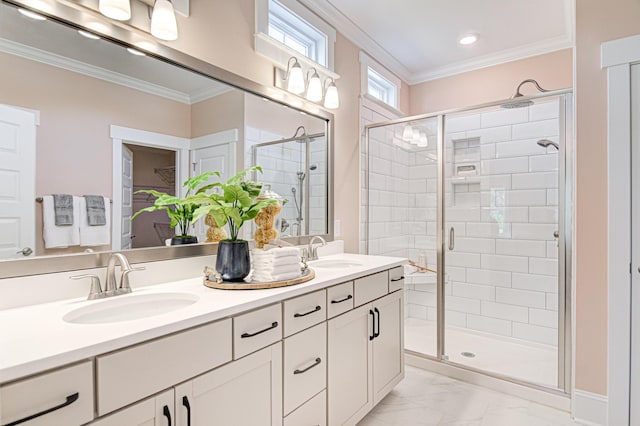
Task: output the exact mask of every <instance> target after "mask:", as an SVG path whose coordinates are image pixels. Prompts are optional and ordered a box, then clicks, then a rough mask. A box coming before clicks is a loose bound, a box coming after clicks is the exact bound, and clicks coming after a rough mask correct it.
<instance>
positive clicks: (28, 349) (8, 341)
mask: <svg viewBox="0 0 640 426" xmlns="http://www.w3.org/2000/svg"><path fill="white" fill-rule="evenodd" d="M328 259H334V260H343V261H352V262H356V263H360V264H361V265H362V266H355V267H349V268H335V269H333V268H332V269H329V268H314V267H313V262H310V263H309V266H310V267H311V268H313V269H314V271H315V273H316V276H315V278H314V279H313V280H311V281H308V282H306V283H303V284H298V285H294V286H290V287H281V288H276V289H269V290H216V289H212V288H209V287H206V286H204V284H203V283H202V278H192V279H187V280H182V281H175V282H171V283H166V284H158V285H154V286H149V287H143V288H139V289H136V288H134V289H133V293H131V295H136V294H145V293H163V292H164V293H172V292H183V293H191V294H194V295H197V296H198V297H199V299H198V301H197V302H196V303H194V304H192V305H189V306H186V307H183V308H180V309H178V310H175V311H172V312H168V313H165V314H161V315H156V316H153V317H148V318H142V319H136V320H130V321H122V322H115V323H108V324H72V323H68V322H65V321H64V320H63V319H62V318H63V316H64V315H65V314H66V313H68V312H69V311H71V310H73V309H76V308H79V307H83V306H88V305H90V304H93V303H100V302H101V301H104V300H112V299H113V298H109V299H101V300H94V301H88V300H86V299H85V298H82V299H71V300H64V301H58V302H52V303H45V304H39V305H32V306H26V307H21V308H16V309H9V310H5V311H0V325H1V326H0V383H5V382H9V381H13V380H16V379H19V378H22V377H26V376H29V375H32V374H35V373H38V372H42V371H45V370H49V369H52V368H57V367H60V366H63V365H66V364H70V363H74V362H77V361H81V360H84V359H87V358H91V357H94V356H96V355H99V354H103V353H106V352H110V351H113V350H116V349H121V348H124V347H126V346H130V345H134V344H136V343H140V342H143V341H145V340H150V339H154V338H157V337H161V336H164V335H167V334H170V333H174V332H177V331H181V330H184V329H187V328H190V327H194V326H198V325H202V324H206V323H208V322H211V321H216V320H219V319H222V318H227V317H231V316H233V315H236V314H239V313H241V312H245V311H250V310H252V309H256V308H259V307H262V306H266V305H269V304H272V303H277V302H280V301H282V300H285V299H289V298H292V297H295V296H299V295H301V294H304V293H308V292H311V291H314V290H320V289H323V288H326V287H329V286H332V285H334V284H339V283H342V282H345V281H349V280H351V279H354V278H357V277H359V276H363V275H368V274H372V273H375V272H379V271H383V270H386V269H389V268H392V267H395V266H400V265H402V264H403V263H404V262H405V259H403V258H398V257H386V256H365V255H358V254H339V255H333V256H327V257H323V258H322V259H321V260H328ZM128 296H129V295H123V296H115V297H128Z"/></svg>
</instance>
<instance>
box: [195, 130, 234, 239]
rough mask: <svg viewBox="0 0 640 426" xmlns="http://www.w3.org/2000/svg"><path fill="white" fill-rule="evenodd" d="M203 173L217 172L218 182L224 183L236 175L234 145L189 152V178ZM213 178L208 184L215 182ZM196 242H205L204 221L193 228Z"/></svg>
mask: <svg viewBox="0 0 640 426" xmlns="http://www.w3.org/2000/svg"><path fill="white" fill-rule="evenodd" d="M204 172H219V173H220V178H219V179H220V181H222V182H224V181H226V180H227V179H229V178H230V177H231V176H233V175H234V174H235V173H236V170H235V143H232V142H231V143H223V144H219V145H212V146H207V147H202V148H198V149H194V150H192V151H191V176H197V175H199V174H202V173H204ZM214 179H217V178H216V177H215V176H214V177H212V178H210V182H215V180H214ZM195 228H196V229H195V232H196V236H197V237H198V241H201V242H204V241H206V240H207V237H206V228H205V225H204V221H203V220H200V221H198V223H197V224H196V227H195Z"/></svg>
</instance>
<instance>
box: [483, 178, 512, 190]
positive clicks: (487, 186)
mask: <svg viewBox="0 0 640 426" xmlns="http://www.w3.org/2000/svg"><path fill="white" fill-rule="evenodd" d="M492 189H511V175H489V176H480V190H481V191H490V190H492Z"/></svg>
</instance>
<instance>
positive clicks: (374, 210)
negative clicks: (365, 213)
mask: <svg viewBox="0 0 640 426" xmlns="http://www.w3.org/2000/svg"><path fill="white" fill-rule="evenodd" d="M369 220H370V221H371V222H389V221H390V220H391V207H377V206H372V207H369Z"/></svg>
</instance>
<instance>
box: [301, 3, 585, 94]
mask: <svg viewBox="0 0 640 426" xmlns="http://www.w3.org/2000/svg"><path fill="white" fill-rule="evenodd" d="M301 2H302V3H304V4H305V5H306V6H307V7H309V8H310V9H311V10H313V11H314V12H315V13H317V14H318V15H320V16H321V17H322V18H323V19H325V20H326V21H327V22H329V23H330V24H331V25H333V26H334V27H335V28H336V30H337V31H339V32H340V33H342V34H343V35H344V36H346V37H347V38H349V39H350V40H351V41H352V42H354V43H355V44H356V45H358V46H359V47H360V48H361V49H363V50H365V51H366V52H367V53H368V54H370V55H371V56H373V57H375V58H376V59H377V60H378V61H379V62H381V63H382V65H384V66H386V67H387V68H389V69H390V70H391V71H392V72H394V73H395V74H397V75H398V76H399V77H400V78H402V79H403V80H405V81H406V82H408V83H409V84H415V83H419V82H422V81H427V80H433V79H436V78H442V77H445V76H448V75H453V74H458V73H461V72H466V71H470V70H473V69H478V68H483V67H486V66H492V65H496V64H499V63H503V62H508V61H513V60H516V59H522V58H525V57H530V56H535V55H539V54H543V53H548V52H553V51H556V50H560V49H565V48H568V47H572V46H573V1H572V0H395V1H389V0H301ZM468 33H474V34H477V35H478V41H477V42H476V43H475V44H473V45H470V46H462V45H460V44H458V39H459V38H460V36H462V35H464V34H468Z"/></svg>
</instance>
